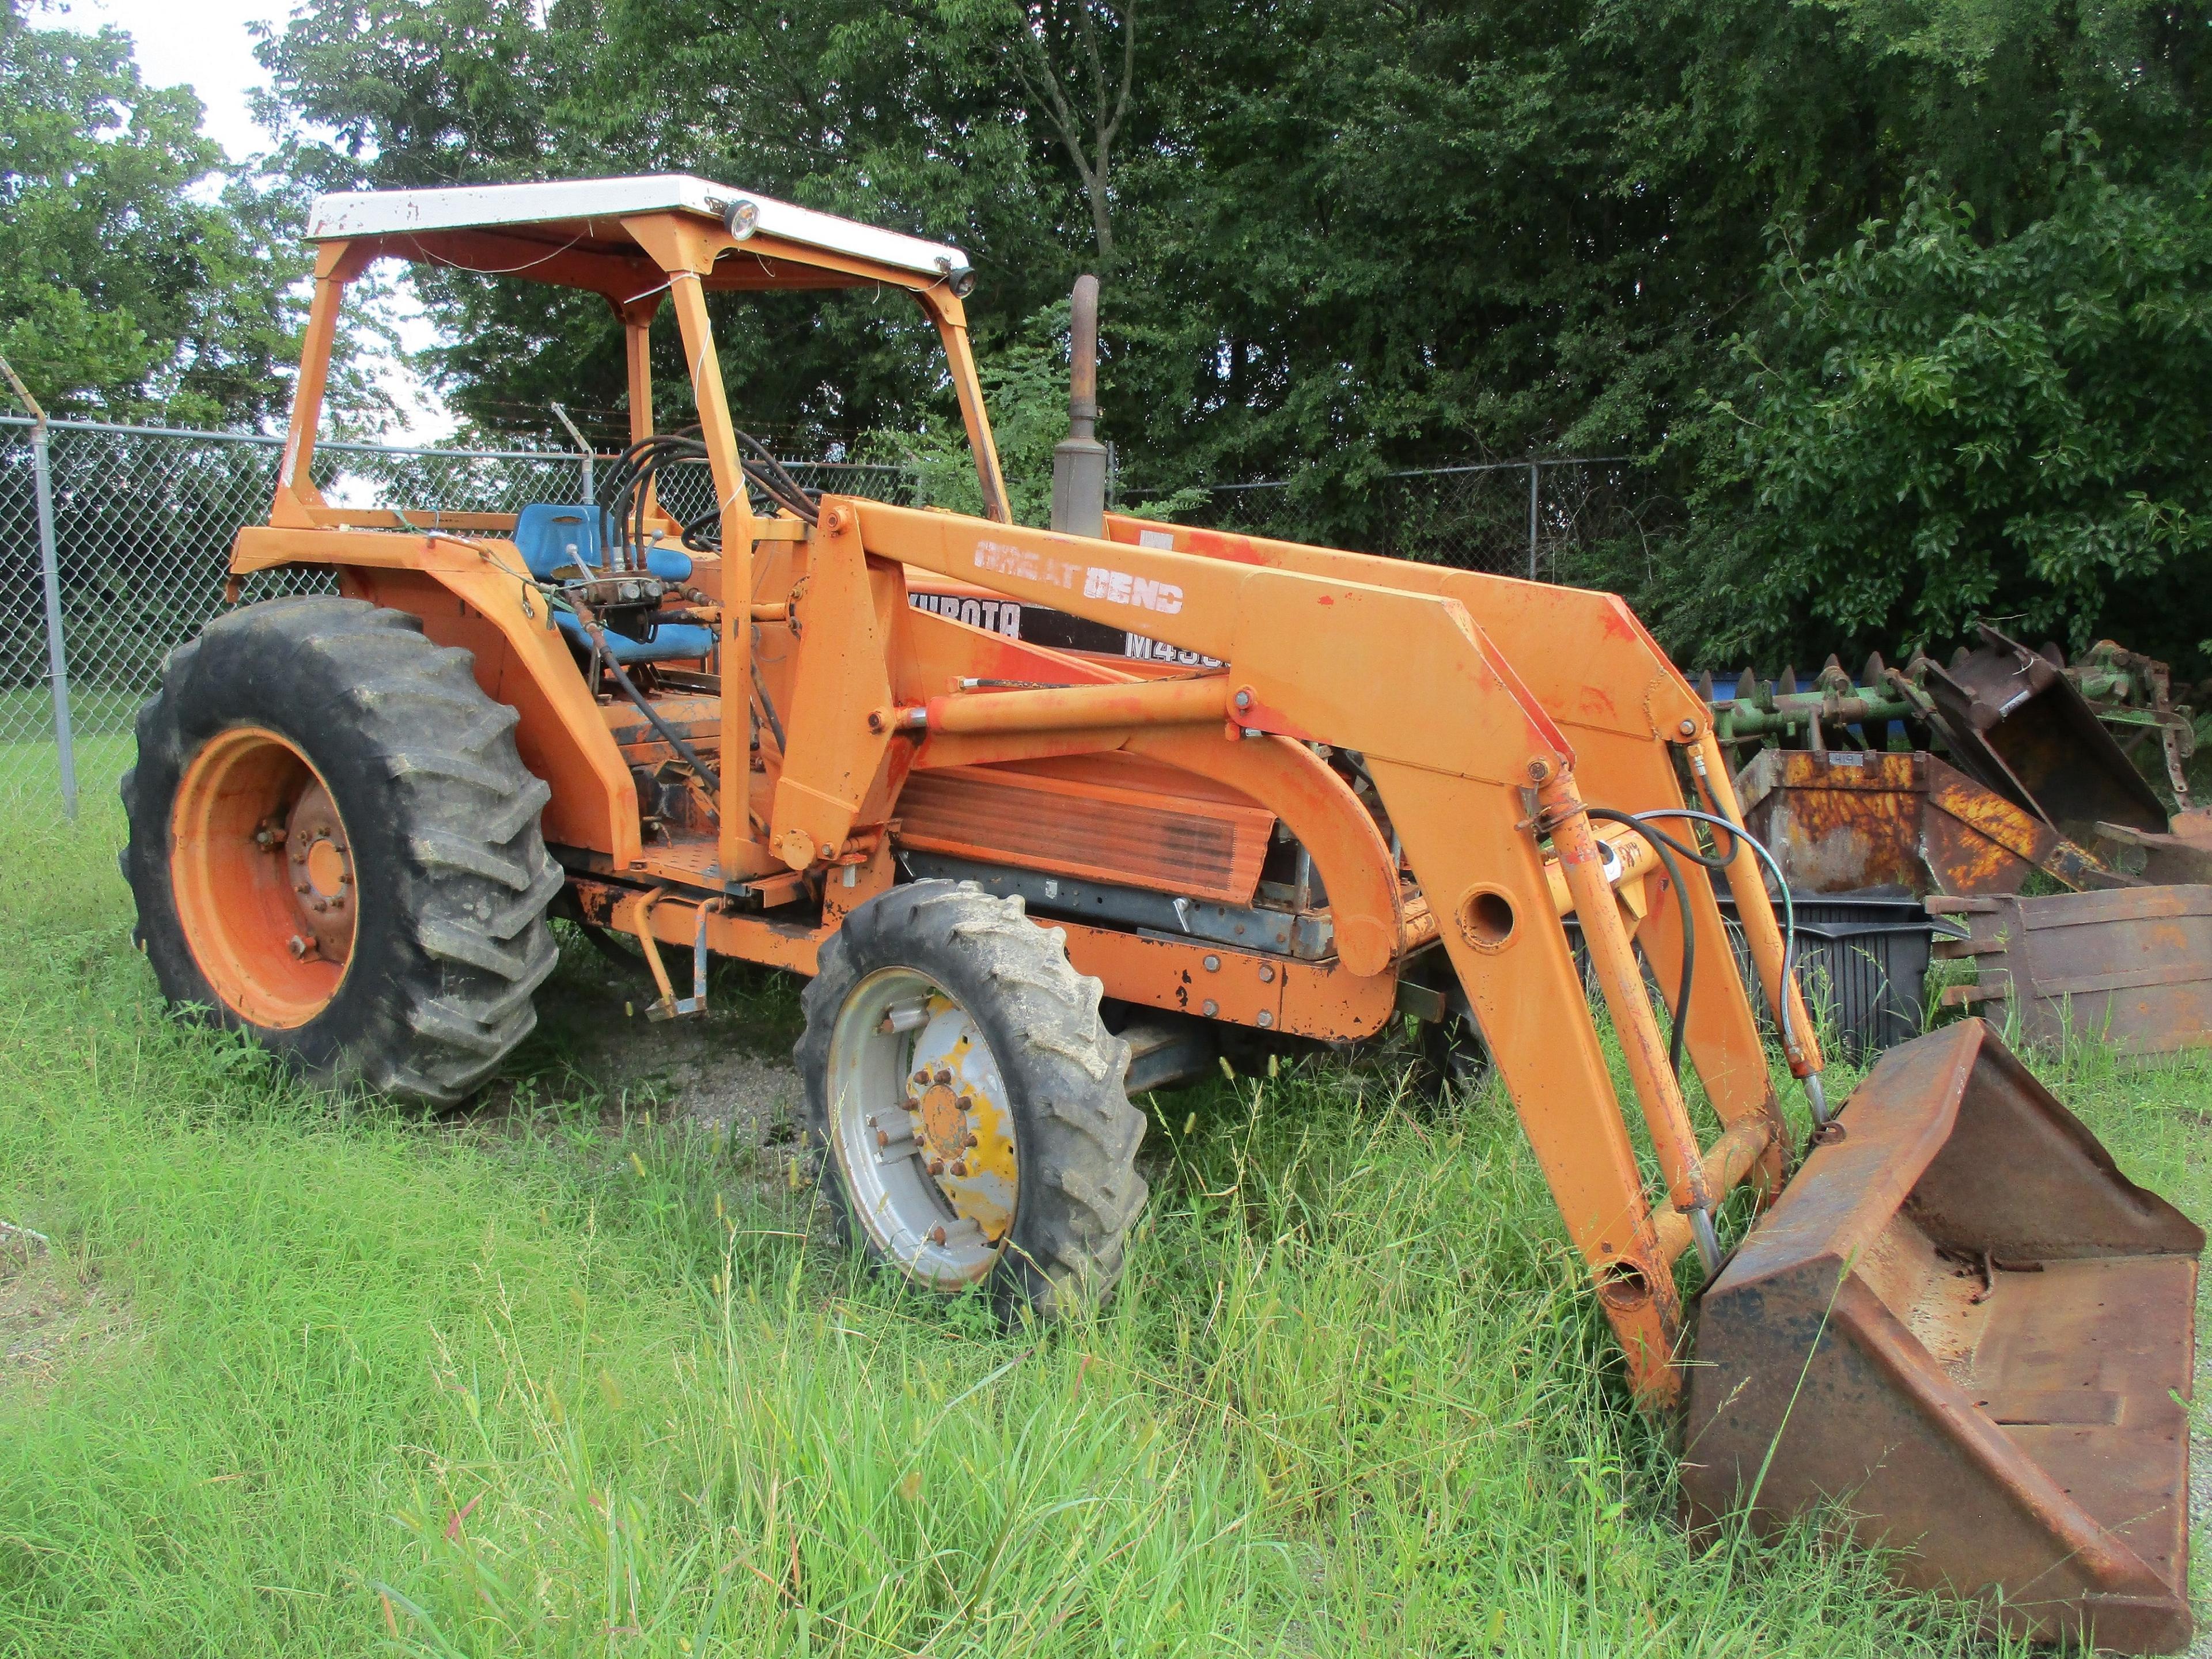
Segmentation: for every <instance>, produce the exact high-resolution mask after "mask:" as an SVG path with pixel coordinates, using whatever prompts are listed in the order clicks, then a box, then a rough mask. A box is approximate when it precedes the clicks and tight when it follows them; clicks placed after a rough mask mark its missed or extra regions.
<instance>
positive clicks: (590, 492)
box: [553, 404, 599, 507]
mask: <svg viewBox="0 0 2212 1659" xmlns="http://www.w3.org/2000/svg"><path fill="white" fill-rule="evenodd" d="M553 412H554V413H555V414H556V415H557V416H560V417H561V424H562V426H565V427H567V428H568V435H569V436H570V437H572V438H574V440H575V441H576V447H577V448H579V449H580V450H582V451H583V452H584V503H583V504H584V505H585V506H586V507H591V506H593V505H595V504H596V503H597V502H598V501H599V491H598V490H597V489H593V488H592V445H591V441H590V440H589V439H587V438H586V437H585V436H584V435H583V434H582V433H580V432H579V431H577V430H576V423H575V422H574V421H572V420H570V419H569V418H568V410H566V409H564V408H563V407H562V405H560V404H554V405H553Z"/></svg>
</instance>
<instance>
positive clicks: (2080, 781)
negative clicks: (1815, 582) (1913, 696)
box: [1927, 624, 2166, 836]
mask: <svg viewBox="0 0 2212 1659" xmlns="http://www.w3.org/2000/svg"><path fill="white" fill-rule="evenodd" d="M1981 632H1982V641H1983V643H1982V646H1981V648H1980V649H1979V650H1976V651H1970V652H1962V653H1960V655H1959V656H1958V657H1956V658H1954V659H1953V660H1952V663H1951V665H1950V666H1949V667H1948V669H1945V668H1938V667H1936V666H1935V665H1933V664H1930V665H1929V667H1928V671H1927V690H1928V693H1929V696H1931V697H1932V698H1933V699H1934V700H1935V704H1936V716H1935V719H1936V724H1937V726H1939V727H1940V728H1941V729H1942V732H1943V736H1944V738H1945V746H1946V747H1948V749H1949V750H1950V751H1951V757H1952V758H1953V759H1954V760H1955V761H1957V762H1958V763H1959V764H1960V767H1961V768H1963V769H1965V770H1966V772H1968V773H1969V774H1971V775H1973V776H1975V777H1977V778H1978V779H1980V780H1981V781H1982V782H1984V783H1985V784H1987V785H1988V786H1989V787H1990V788H1992V789H1994V790H1996V791H1997V792H1998V793H2000V794H2002V795H2004V796H2006V797H2008V799H2011V800H2012V802H2013V803H2014V804H2015V805H2018V806H2021V807H2024V808H2026V809H2027V810H2028V811H2033V812H2037V813H2039V814H2041V815H2043V816H2044V817H2047V818H2048V819H2049V821H2050V822H2051V823H2052V824H2053V825H2054V826H2055V827H2057V829H2059V830H2060V831H2061V832H2062V833H2063V834H2066V835H2069V836H2087V835H2088V834H2089V833H2091V832H2092V830H2093V827H2094V826H2095V825H2097V824H2100V823H2116V824H2122V825H2124V826H2126V827H2127V828H2129V829H2136V830H2140V831H2142V832H2144V833H2147V834H2150V835H2163V834H2164V833H2165V831H2166V809H2165V807H2163V806H2162V805H2160V804H2159V799H2158V796H2157V795H2156V794H2155V793H2154V792H2153V791H2152V789H2151V787H2150V785H2149V784H2148V783H2147V782H2145V781H2143V776H2142V773H2140V772H2138V771H2136V768H2135V763H2134V762H2132V761H2130V759H2129V758H2128V757H2127V756H2126V755H2125V754H2124V753H2123V752H2122V751H2121V749H2120V746H2119V744H2118V743H2116V742H2114V741H2113V739H2112V733H2111V732H2110V731H2108V730H2107V729H2106V726H2105V725H2104V724H2103V722H2102V721H2100V720H2099V719H2098V718H2097V714H2096V711H2095V710H2093V708H2090V706H2089V704H2088V702H2087V701H2086V700H2085V699H2084V698H2083V697H2082V696H2081V688H2080V687H2078V686H2077V685H2075V684H2074V682H2073V681H2072V680H2071V679H2069V678H2067V675H2066V673H2065V671H2064V670H2063V668H2061V667H2060V665H2058V664H2057V663H2056V662H2053V661H2052V660H2051V659H2050V658H2049V657H2046V656H2045V655H2044V654H2043V653H2041V652H2039V651H2031V650H2029V649H2028V648H2027V647H2026V646H2024V645H2021V643H2019V642H2018V641H2015V640H2008V639H2007V638H2006V637H2005V636H2004V635H2002V634H2000V633H1998V632H1997V631H1996V629H1994V628H1990V627H1989V626H1987V625H1986V624H1984V626H1983V628H1982V630H1981Z"/></svg>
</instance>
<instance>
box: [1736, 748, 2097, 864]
mask: <svg viewBox="0 0 2212 1659" xmlns="http://www.w3.org/2000/svg"><path fill="white" fill-rule="evenodd" d="M1736 793H1737V794H1738V796H1739V797H1740V798H1741V800H1742V802H1743V813H1744V822H1745V823H1747V824H1748V825H1749V826H1750V828H1751V830H1752V833H1753V835H1755V836H1758V837H1759V840H1760V841H1761V842H1764V843H1765V846H1766V848H1767V849H1768V850H1769V851H1771V853H1772V854H1774V855H1775V857H1776V858H1777V859H1778V860H1780V861H1781V864H1782V867H1783V868H1784V870H1785V871H1787V872H1789V876H1790V884H1791V885H1792V886H1796V887H1804V888H1809V889H1811V890H1814V891H1815V892H1823V893H1841V892H1853V891H1857V890H1861V889H1864V888H1882V887H1887V888H1893V889H1897V890H1904V891H1907V892H1911V893H1922V894H1924V893H1929V892H1937V893H2010V892H2015V891H2017V890H2019V888H2020V885H2021V883H2022V882H2023V881H2025V880H2026V879H2027V875H2028V872H2030V871H2032V870H2041V871H2043V872H2045V874H2047V875H2049V876H2051V878H2053V879H2054V880H2057V881H2061V882H2063V883H2064V884H2066V885H2067V886H2069V887H2103V886H2113V885H2118V884H2122V883H2124V882H2125V881H2126V880H2127V878H2125V877H2124V876H2120V875H2118V874H2116V873H2114V872H2112V871H2111V870H2108V869H2106V867H2105V866H2104V865H2103V864H2102V863H2100V860H2098V859H2097V858H2096V857H2094V856H2093V854H2090V853H2089V852H2088V851H2087V850H2086V849H2085V848H2081V847H2079V846H2077V845H2076V844H2075V843H2074V842H2071V841H2069V840H2067V839H2066V838H2065V837H2064V836H2062V835H2060V834H2059V833H2058V831H2057V830H2056V829H2053V828H2051V825H2050V823H2048V822H2046V821H2045V819H2044V818H2043V817H2040V816H2039V814H2037V813H2034V812H2033V811H2027V810H2026V809H2025V808H2022V807H2021V806H2017V805H2015V804H2014V803H2013V802H2012V801H2010V800H2008V799H2006V798H2005V797H2004V796H2002V795H2001V794H1999V793H1996V791H1995V790H1993V789H1990V788H1988V787H1985V786H1984V785H1982V784H1980V783H1978V782H1976V781H1974V780H1973V779H1972V778H1970V777H1968V776H1966V774H1964V773H1963V772H1960V771H1959V770H1958V769H1956V768H1954V767H1951V766H1948V765H1946V764H1945V763H1943V762H1942V761H1941V760H1939V759H1937V758H1936V757H1935V756H1933V755H1929V754H1925V753H1920V754H1882V753H1869V752H1868V751H1866V750H1844V749H1837V750H1807V749H1767V750H1761V751H1760V752H1759V754H1757V755H1755V756H1753V757H1752V760H1751V762H1750V763H1749V764H1748V765H1747V766H1746V767H1745V768H1744V769H1743V770H1742V772H1741V774H1739V775H1738V776H1737V778H1736Z"/></svg>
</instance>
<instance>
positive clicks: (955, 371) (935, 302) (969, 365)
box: [915, 284, 1014, 524]
mask: <svg viewBox="0 0 2212 1659" xmlns="http://www.w3.org/2000/svg"><path fill="white" fill-rule="evenodd" d="M915 299H917V300H919V301H921V308H922V309H923V310H924V311H926V312H927V313H929V319H930V320H931V321H932V322H933V323H935V324H936V325H937V333H938V337H939V339H941V340H943V341H944V343H945V363H946V365H947V366H948V367H949V368H951V373H952V389H953V391H954V392H956V393H957V394H958V396H959V398H960V418H961V420H962V422H963V423H964V424H965V425H966V427H967V428H968V446H969V448H970V449H972V450H974V451H975V481H976V483H979V484H981V486H982V489H983V516H984V517H985V518H987V519H995V520H998V521H999V522H1000V523H1001V524H1011V523H1012V522H1013V517H1014V514H1013V510H1012V508H1011V507H1008V506H1007V504H1006V478H1005V477H1004V475H1003V474H1001V473H1000V471H999V444H998V440H997V439H995V438H994V437H993V436H992V435H991V417H990V415H989V413H988V411H987V410H985V409H984V407H983V386H982V383H981V381H980V380H977V379H976V378H975V354H974V353H973V352H972V351H970V350H969V348H968V310H967V307H964V306H963V305H962V304H961V303H960V301H959V298H958V296H957V295H955V294H954V293H953V292H952V290H951V289H950V288H949V287H946V286H945V285H943V284H939V285H938V286H935V287H932V288H925V289H916V290H915Z"/></svg>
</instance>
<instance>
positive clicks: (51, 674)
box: [0, 357, 76, 819]
mask: <svg viewBox="0 0 2212 1659" xmlns="http://www.w3.org/2000/svg"><path fill="white" fill-rule="evenodd" d="M0 374H5V375H6V376H7V377H8V384H9V386H13V387H15V395H16V396H17V397H18V398H21V399H22V400H23V407H24V408H26V409H27V410H30V411H31V420H32V426H31V489H32V493H33V496H34V497H35V498H36V500H37V501H38V509H39V575H40V584H41V586H43V587H44V588H45V590H46V684H47V688H48V690H51V691H52V694H53V699H54V755H55V758H56V759H57V760H58V761H59V762H60V763H61V774H62V816H63V817H67V818H71V819H74V818H75V817H76V739H75V738H73V737H72V736H71V735H70V701H69V653H68V652H67V650H65V649H64V647H63V644H62V571H61V559H60V557H59V556H58V554H57V552H56V550H55V548H54V486H53V469H52V465H50V456H49V454H48V450H47V442H46V440H47V432H46V410H43V409H41V408H40V407H39V400H38V399H37V398H33V396H32V395H31V392H30V388H29V387H28V386H25V385H24V384H23V383H22V381H21V380H18V379H17V378H16V375H15V367H14V365H13V364H11V363H9V361H8V360H7V359H6V358H5V357H0Z"/></svg>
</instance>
